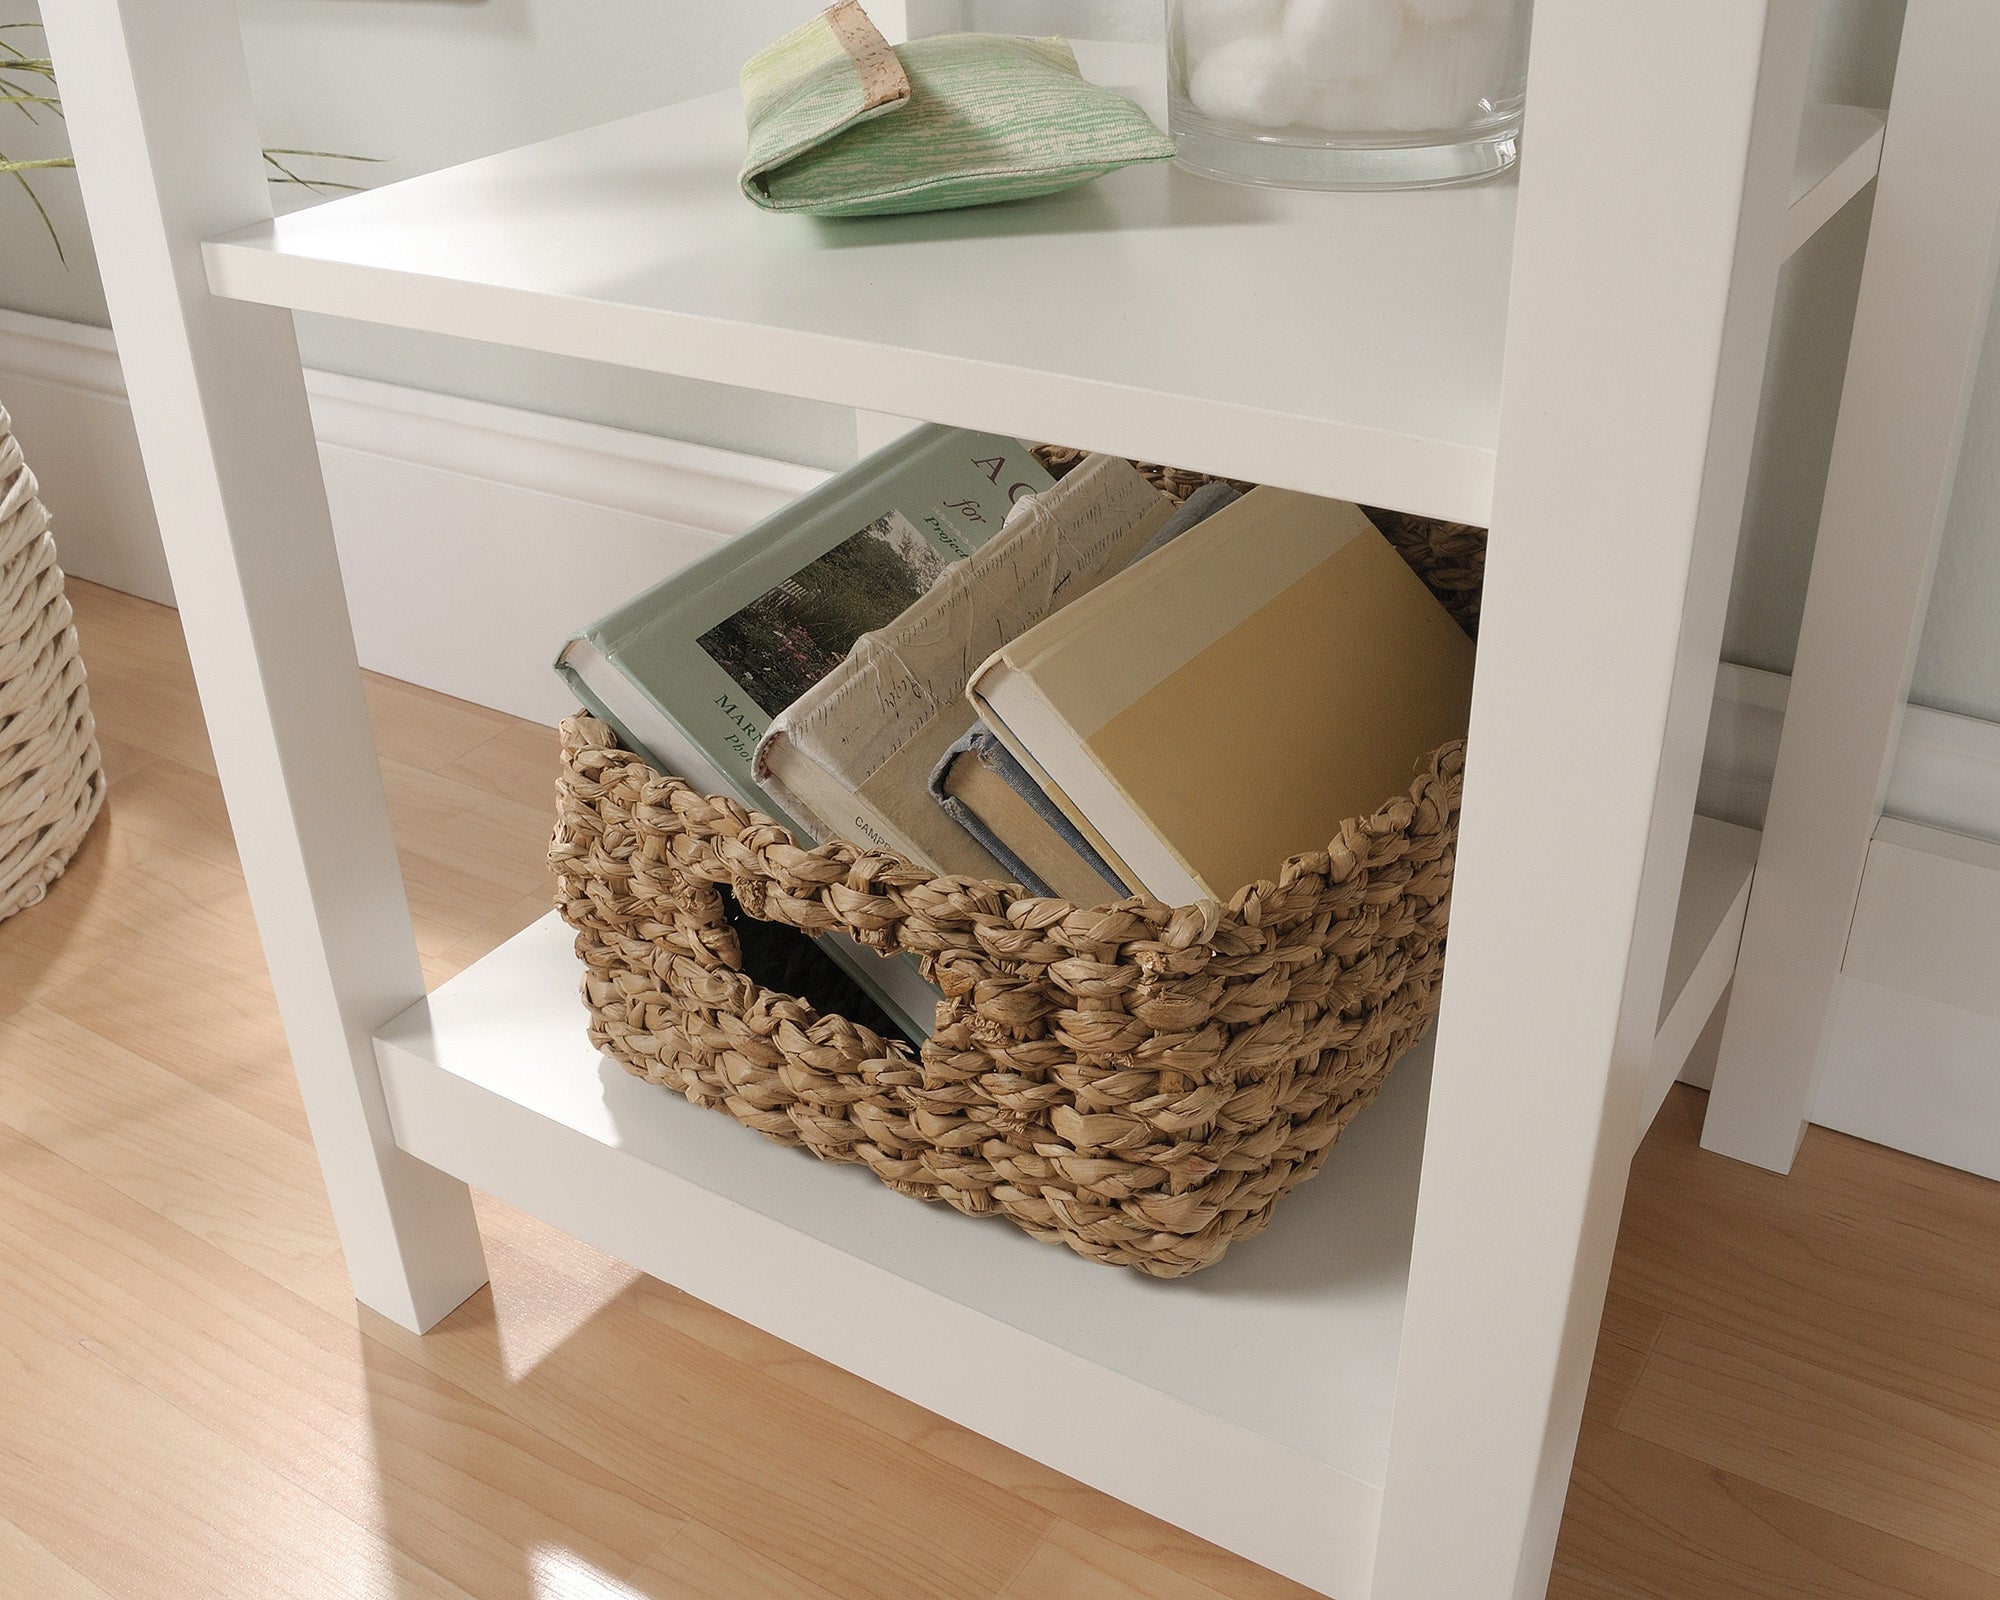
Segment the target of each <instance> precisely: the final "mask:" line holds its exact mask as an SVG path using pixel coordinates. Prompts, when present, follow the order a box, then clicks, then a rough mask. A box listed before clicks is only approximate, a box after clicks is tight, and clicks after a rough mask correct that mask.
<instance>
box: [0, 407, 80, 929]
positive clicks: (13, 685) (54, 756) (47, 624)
mask: <svg viewBox="0 0 2000 1600" xmlns="http://www.w3.org/2000/svg"><path fill="white" fill-rule="evenodd" d="M36 495H37V490H36V484H35V475H34V474H33V473H32V472H30V471H29V470H28V466H27V463H26V462H25V461H23V460H22V459H21V447H20V445H19V444H18V443H16V441H15V439H14V433H13V422H12V419H10V418H9V417H8V415H7V413H6V411H5V410H4V409H0V917H11V916H12V915H13V914H14V913H15V912H17V911H20V910H23V909H25V908H26V907H28V906H31V905H33V904H35V902H36V901H38V900H40V899H41V898H42V896H43V895H44V894H46V893H47V892H48V887H49V885H50V884H51V883H53V882H54V881H55V880H56V878H57V877H59V876H60V875H61V873H62V870H63V868H64V867H66V866H68V865H69V859H70V857H71V856H72V855H74V854H75V853H76V849H77V846H78V845H80V844H81V843H82V842H83V836H84V834H85V833H86V832H88V831H89V828H90V824H91V822H92V820H93V819H94V818H95V817H96V816H97V812H98V808H99V807H100V806H102V805H103V803H104V771H103V768H102V766H101V765H100V763H99V759H98V753H97V724H96V722H95V721H93V720H92V718H91V714H90V694H89V691H88V690H87V689H85V687H84V681H83V662H82V660H81V659H80V658H79V657H78V655H77V650H76V630H75V629H74V628H73V627H71V626H70V609H69V601H68V599H67V598H66V597H65V596H64V594H63V575H62V569H61V568H60V567H58V566H57V565H56V549H55V543H54V541H53V540H52V539H51V538H50V537H49V514H48V512H47V510H45V509H44V508H43V506H42V503H41V501H40V500H39V499H38V498H37V497H36Z"/></svg>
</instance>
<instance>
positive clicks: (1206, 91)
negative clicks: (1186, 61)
mask: <svg viewBox="0 0 2000 1600" xmlns="http://www.w3.org/2000/svg"><path fill="white" fill-rule="evenodd" d="M1312 90H1313V86H1312V84H1311V83H1309V82H1308V81H1307V80H1306V79H1305V78H1304V77H1303V76H1301V75H1300V73H1299V71H1298V69H1297V68H1296V67H1294V66H1293V65H1292V58H1291V57H1290V56H1289V55H1288V54H1287V53H1286V51H1285V45H1284V41H1283V40H1282V39H1278V38H1276V37H1273V36H1269V35H1253V36H1252V37H1250V38H1248V39H1234V40H1231V41H1230V42H1229V43H1228V44H1225V45H1223V46H1221V47H1220V48H1218V49H1217V50H1216V51H1215V52H1214V53H1213V54H1211V55H1209V56H1207V57H1205V58H1204V59H1203V60H1202V62H1201V63H1200V64H1199V65H1198V66H1197V67H1196V68H1195V69H1194V72H1193V75H1192V76H1190V77H1189V79H1188V98H1189V99H1190V100H1192V101H1193V102H1194V103H1195V108H1196V109H1197V110H1199V111H1201V112H1202V113H1203V114H1205V115H1207V116H1211V117H1214V118H1215V119H1216V120H1217V121H1219V122H1243V123H1248V124H1249V125H1250V126H1251V127H1253V128H1282V127H1285V126H1286V125H1287V124H1289V123H1293V122H1296V121H1298V119H1299V115H1300V113H1302V112H1303V111H1304V110H1305V109H1306V106H1307V104H1308V103H1309V102H1310V101H1311V99H1312Z"/></svg>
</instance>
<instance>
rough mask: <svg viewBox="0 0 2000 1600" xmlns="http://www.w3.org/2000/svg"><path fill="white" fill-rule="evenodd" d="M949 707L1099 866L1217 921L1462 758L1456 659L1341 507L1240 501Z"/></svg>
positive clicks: (1001, 655)
mask: <svg viewBox="0 0 2000 1600" xmlns="http://www.w3.org/2000/svg"><path fill="white" fill-rule="evenodd" d="M967 693H968V694H969V696H970V697H971V700H972V704H973V707H974V709H975V710H977V711H978V712H979V714H980V716H981V717H982V718H983V719H984V720H985V721H986V723H987V724H988V725H989V726H990V727H991V728H992V729H993V731H994V733H995V734H997V735H998V736H999V737H1000V739H1001V740H1002V741H1003V742H1004V743H1005V744H1006V745H1007V746H1008V748H1009V749H1010V750H1012V751H1013V752H1014V753H1015V754H1016V755H1017V756H1018V757H1019V758H1020V760H1021V762H1022V764H1023V765H1024V766H1026V767H1027V768H1028V769H1029V770H1030V771H1031V772H1036V773H1038V774H1042V775H1046V778H1047V780H1048V781H1047V785H1046V787H1047V788H1048V791H1049V797H1050V799H1052V800H1054V801H1055V802H1056V803H1057V804H1058V805H1060V806H1061V807H1062V808H1063V810H1064V811H1065V812H1066V813H1068V814H1069V815H1070V816H1071V818H1072V819H1073V820H1074V821H1076V823H1077V824H1078V826H1079V827H1081V828H1084V829H1085V830H1086V832H1087V833H1089V834H1092V835H1095V836H1097V837H1101V838H1102V839H1103V840H1104V841H1105V843H1106V845H1108V846H1109V851H1108V852H1107V855H1106V859H1107V860H1111V861H1112V864H1113V865H1114V866H1115V867H1117V868H1118V869H1119V870H1120V872H1121V873H1125V874H1127V875H1129V881H1130V882H1131V883H1132V885H1133V887H1134V888H1135V889H1143V890H1144V891H1145V892H1146V893H1148V894H1151V895H1154V896H1156V897H1157V898H1159V899H1161V900H1164V901H1166V902H1168V903H1169V904H1172V905H1185V904H1190V903H1192V902H1194V901H1197V900H1202V899H1214V900H1227V899H1228V898H1229V897H1230V896H1231V895H1233V894H1234V893H1235V892H1236V891H1237V890H1238V889H1239V888H1241V887H1242V886H1243V885H1245V884H1247V883H1254V882H1257V881H1258V880H1260V879H1268V878H1272V877H1275V876H1276V874H1277V871H1278V868H1279V867H1280V866H1281V865H1282V864H1283V863H1284V861H1285V860H1286V858H1287V857H1290V856H1293V855H1297V854H1299V853H1301V852H1303V851H1308V850H1316V849H1321V848H1324V846H1325V845H1326V843H1327V841H1328V840H1330V839H1332V838H1333V837H1334V836H1335V834H1336V833H1338V831H1339V828H1340V825H1341V823H1342V822H1343V821H1345V820H1346V819H1347V818H1349V817H1354V816H1365V815H1367V814H1369V813H1370V812H1373V811H1375V810H1376V809H1378V808H1379V807H1380V806H1381V805H1382V804H1383V803H1384V802H1386V801H1387V800H1389V799H1391V798H1392V797H1394V796H1396V795H1398V794H1402V793H1404V792H1405V791H1406V790H1407V789H1408V788H1409V786H1410V782H1411V779H1412V778H1413V777H1414V776H1415V772H1416V767H1417V763H1418V762H1419V761H1420V760H1422V759H1423V757H1424V756H1426V755H1427V754H1428V753H1429V752H1430V751H1432V750H1434V749H1436V748H1437V747H1438V746H1439V745H1442V744H1446V743H1449V742H1450V741H1452V740H1454V739H1460V738H1463V737H1464V736H1465V726H1466V719H1467V715H1468V712H1469V710H1470V707H1471V700H1472V641H1471V640H1469V639H1468V638H1466V636H1465V634H1464V633H1463V631H1461V630H1460V628H1459V626H1458V624H1457V623H1455V622H1453V621H1452V619H1451V618H1450V616H1449V615H1447V614H1446V612H1445V610H1444V608H1443V607H1442V606H1441V605H1439V604H1438V602H1437V601H1436V599H1435V598H1433V597H1432V595H1431V593H1430V591H1429V590H1428V589H1426V588H1425V587H1424V585H1423V583H1422V581H1421V580H1420V579H1419V578H1418V577H1417V576H1416V574H1415V573H1413V572H1412V571H1411V570H1410V569H1409V568H1408V567H1407V566H1406V565H1404V563H1403V561H1402V559H1401V557H1399V556H1398V555H1397V554H1396V552H1395V551H1394V550H1393V549H1391V548H1390V546H1389V544H1388V542H1387V541H1386V540H1384V539H1383V537H1382V536H1381V534H1379V533H1378V532H1376V531H1375V528H1374V526H1373V525H1372V524H1371V523H1370V522H1369V521H1368V519H1367V517H1365V516H1364V515H1362V513H1361V511H1360V509H1359V508H1358V507H1356V506H1353V505H1349V504H1348V503H1346V502H1345V501H1339V500H1322V499H1318V498H1316V497H1314V496H1311V495H1303V494H1293V493H1290V492H1288V491H1285V490H1280V489H1258V490H1255V491H1253V492H1252V493H1250V494H1248V495H1246V496H1244V498H1243V499H1241V500H1239V501H1238V502H1237V503H1236V504H1235V505H1233V506H1230V507H1228V508H1227V509H1225V510H1223V511H1219V512H1217V513H1216V514H1215V515H1214V516H1212V517H1210V518H1209V519H1208V520H1207V521H1206V522H1203V523H1202V524H1200V525H1199V526H1198V527H1196V528H1194V529H1192V530H1191V531H1189V532H1188V533H1185V534H1183V535H1182V536H1181V537H1180V538H1179V539H1177V540H1175V541H1174V542H1173V543H1171V544H1169V545H1168V546H1166V547H1165V548H1164V549H1163V550H1160V551H1158V552H1156V553H1155V554H1153V555H1151V556H1148V557H1147V558H1146V559H1145V560H1143V561H1140V562H1138V563H1136V564H1135V565H1133V566H1132V567H1130V568H1128V569H1127V570H1125V571H1124V572H1122V573H1119V574H1118V575H1117V576H1116V577H1114V578H1111V579H1109V580H1108V581H1106V582H1105V583H1104V584H1102V585H1100V586H1099V587H1098V588H1097V589H1095V590H1093V591H1092V592H1091V593H1090V594H1088V595H1085V596H1084V597H1082V598H1081V599H1079V600H1078V601H1076V602H1075V603H1074V604H1072V605H1070V606H1068V607H1066V608H1065V609H1063V610H1062V611H1059V612H1057V613H1056V614H1054V615H1053V616H1051V617H1049V618H1048V619H1047V620H1045V621H1043V622H1041V623H1039V624H1037V625H1036V626H1035V627H1033V628H1030V629H1029V630H1028V631H1027V632H1026V633H1024V634H1022V635H1021V636H1020V637H1019V638H1017V639H1015V640H1014V641H1013V642H1012V643H1011V644H1007V645H1004V646H1002V647H1001V649H1000V650H998V651H997V652H996V653H995V654H994V655H993V656H992V657H990V658H989V659H988V660H987V662H986V663H985V665H983V666H982V667H981V668H980V669H979V671H978V672H977V673H976V674H975V675H974V677H973V678H972V681H971V683H970V685H969V687H968V690H967Z"/></svg>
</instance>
